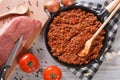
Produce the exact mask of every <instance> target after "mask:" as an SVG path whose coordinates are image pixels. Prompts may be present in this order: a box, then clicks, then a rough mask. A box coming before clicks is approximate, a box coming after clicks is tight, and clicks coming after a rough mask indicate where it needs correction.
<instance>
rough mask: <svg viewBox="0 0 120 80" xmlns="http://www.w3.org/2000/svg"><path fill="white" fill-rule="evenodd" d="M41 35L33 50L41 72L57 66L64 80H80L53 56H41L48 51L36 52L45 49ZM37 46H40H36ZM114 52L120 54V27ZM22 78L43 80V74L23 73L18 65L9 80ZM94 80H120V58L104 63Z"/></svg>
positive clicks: (25, 79) (93, 0)
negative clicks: (39, 47) (38, 49)
mask: <svg viewBox="0 0 120 80" xmlns="http://www.w3.org/2000/svg"><path fill="white" fill-rule="evenodd" d="M77 1H78V2H79V1H82V0H77ZM83 1H85V0H83ZM86 1H88V0H86ZM90 1H91V2H96V3H101V4H103V2H104V1H105V0H90ZM0 2H1V0H0ZM41 35H42V34H41ZM41 35H40V36H39V37H38V39H37V40H36V42H35V44H33V48H32V51H33V52H34V53H36V54H35V55H39V56H37V57H38V58H40V70H41V72H42V71H43V69H44V68H45V67H46V66H49V65H57V66H59V67H60V68H61V70H62V72H63V78H62V80H80V79H79V78H77V77H76V76H74V75H73V74H72V73H71V72H70V71H69V70H68V69H67V68H66V67H64V66H61V65H59V64H58V63H56V62H55V61H54V60H53V59H52V58H51V56H47V57H46V56H45V55H41V54H45V53H48V52H47V51H46V50H43V51H40V53H38V52H36V49H37V48H38V46H41V47H43V48H44V47H45V45H44V44H43V43H42V42H40V41H42V39H43V36H41ZM36 44H38V45H36ZM112 50H113V51H115V52H119V50H120V27H119V28H118V32H117V35H116V39H115V41H114V43H113V46H112ZM20 78H22V80H43V78H42V74H41V73H39V76H36V74H35V73H32V74H26V73H24V72H22V71H21V70H20V68H19V65H17V67H16V69H15V72H14V73H13V74H12V75H11V77H10V78H9V80H21V79H20ZM92 80H120V56H117V57H114V58H112V59H111V60H107V61H104V63H103V64H102V65H101V67H100V69H99V71H98V72H97V73H96V74H95V76H94V78H93V79H92Z"/></svg>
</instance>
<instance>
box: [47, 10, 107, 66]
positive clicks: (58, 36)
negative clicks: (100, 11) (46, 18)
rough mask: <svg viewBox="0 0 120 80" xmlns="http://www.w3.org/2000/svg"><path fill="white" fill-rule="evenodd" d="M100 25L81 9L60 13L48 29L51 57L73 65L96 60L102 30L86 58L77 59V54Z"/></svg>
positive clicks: (94, 17) (92, 16)
mask: <svg viewBox="0 0 120 80" xmlns="http://www.w3.org/2000/svg"><path fill="white" fill-rule="evenodd" d="M101 24H102V23H101V22H100V21H98V20H97V17H96V16H95V15H94V14H93V13H88V12H86V11H83V10H81V9H72V10H69V11H62V12H61V13H60V14H59V15H58V16H56V17H55V18H54V19H53V22H52V23H51V25H50V27H49V32H48V45H49V46H50V48H51V53H52V55H53V56H55V57H57V58H58V59H59V60H60V61H62V62H65V63H68V64H74V65H78V64H87V63H88V62H90V61H91V60H93V59H95V58H97V56H98V55H99V52H100V50H101V48H102V47H103V44H102V43H103V40H104V34H105V31H104V30H102V31H101V33H100V34H99V35H98V36H97V37H96V39H95V40H94V41H93V44H92V47H91V49H90V52H89V56H87V58H82V57H79V56H78V55H77V54H78V53H79V52H80V51H81V50H82V49H83V48H84V45H85V42H86V41H87V40H88V39H90V38H91V37H92V35H93V34H94V33H95V32H96V31H97V29H98V28H99V27H100V26H101Z"/></svg>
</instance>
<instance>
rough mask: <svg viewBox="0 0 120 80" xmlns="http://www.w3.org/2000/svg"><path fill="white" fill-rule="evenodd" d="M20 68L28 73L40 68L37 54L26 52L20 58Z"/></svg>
mask: <svg viewBox="0 0 120 80" xmlns="http://www.w3.org/2000/svg"><path fill="white" fill-rule="evenodd" d="M19 65H20V68H21V69H22V70H23V71H24V72H26V73H32V72H34V71H36V70H37V69H38V66H39V61H38V59H37V58H36V56H35V55H33V54H31V53H26V54H25V55H23V56H22V57H21V58H20V60H19Z"/></svg>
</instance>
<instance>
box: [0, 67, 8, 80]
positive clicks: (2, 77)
mask: <svg viewBox="0 0 120 80" xmlns="http://www.w3.org/2000/svg"><path fill="white" fill-rule="evenodd" d="M9 67H10V66H3V67H2V69H1V72H0V80H5V74H6V71H7V69H8V68H9Z"/></svg>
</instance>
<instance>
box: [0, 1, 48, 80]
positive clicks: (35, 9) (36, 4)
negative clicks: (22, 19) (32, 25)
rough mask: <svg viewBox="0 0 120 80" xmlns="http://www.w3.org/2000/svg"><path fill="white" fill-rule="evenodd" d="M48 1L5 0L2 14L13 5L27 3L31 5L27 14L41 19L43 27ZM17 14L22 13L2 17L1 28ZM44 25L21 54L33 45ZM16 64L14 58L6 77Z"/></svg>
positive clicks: (1, 6)
mask: <svg viewBox="0 0 120 80" xmlns="http://www.w3.org/2000/svg"><path fill="white" fill-rule="evenodd" d="M46 1H48V0H46ZM46 1H44V2H43V0H41V1H40V0H39V1H38V0H3V1H1V3H0V14H2V13H5V12H8V11H9V10H11V9H12V8H13V7H15V6H17V5H19V4H25V5H26V6H28V7H29V11H28V13H27V14H26V15H27V16H29V17H31V18H33V19H36V20H40V21H41V22H42V27H43V25H44V24H45V22H46V21H47V19H48V15H47V14H46V13H45V11H44V6H43V5H44V4H45V3H46ZM43 15H44V16H43ZM17 16H20V15H9V16H6V17H3V18H0V28H1V27H2V25H3V24H4V23H5V22H7V21H9V20H11V19H12V18H14V17H17ZM42 27H40V28H39V29H37V30H35V31H34V33H33V34H32V35H31V36H30V38H29V40H28V41H27V43H26V44H25V46H24V48H23V50H22V52H21V54H22V53H24V52H26V51H27V50H28V49H30V47H31V46H32V43H33V42H34V41H35V39H36V38H37V37H38V35H39V33H40V31H41V29H42ZM16 65H17V60H14V63H13V66H12V67H11V68H10V69H9V70H8V71H7V74H6V79H7V78H8V77H9V75H10V74H11V73H12V72H14V68H15V67H16Z"/></svg>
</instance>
